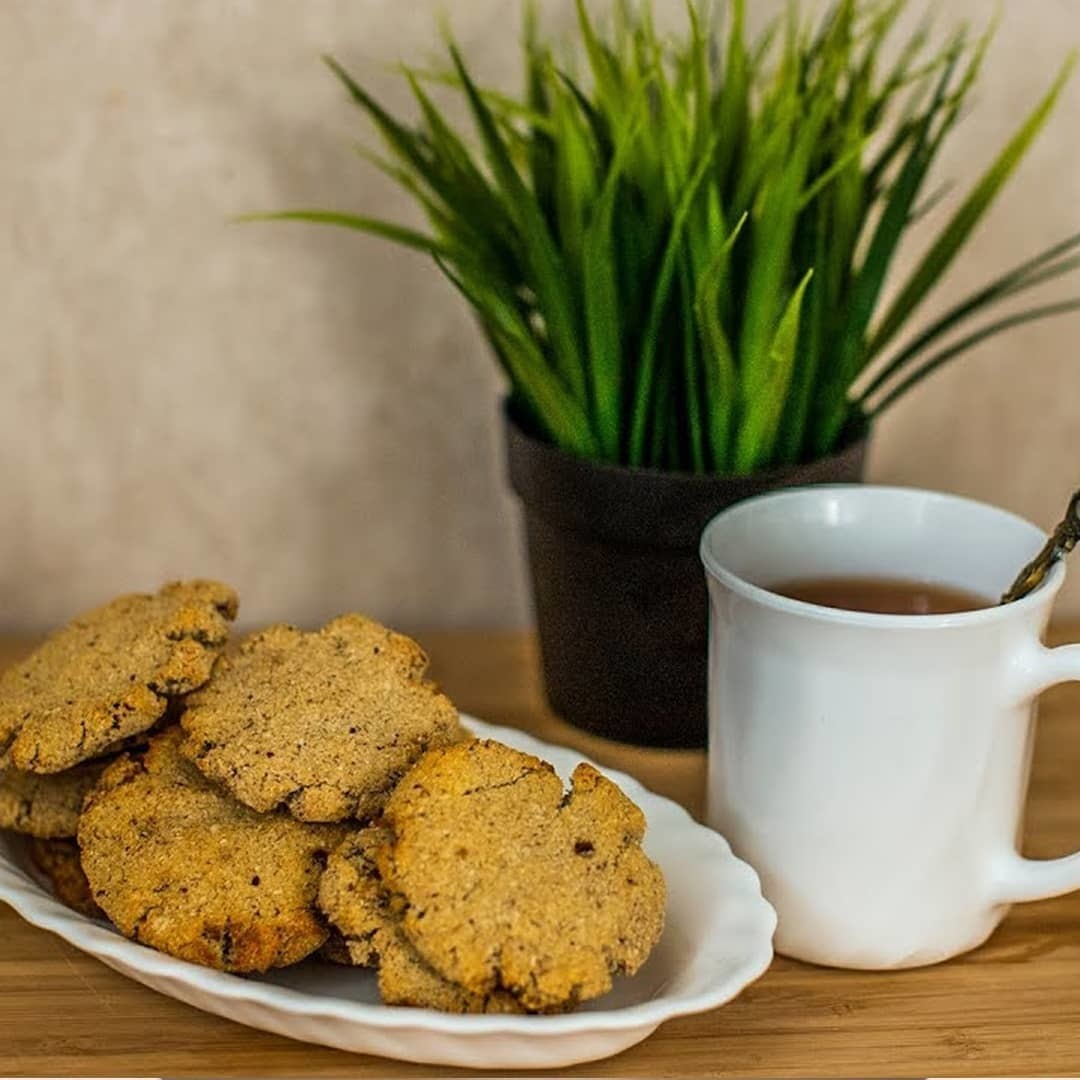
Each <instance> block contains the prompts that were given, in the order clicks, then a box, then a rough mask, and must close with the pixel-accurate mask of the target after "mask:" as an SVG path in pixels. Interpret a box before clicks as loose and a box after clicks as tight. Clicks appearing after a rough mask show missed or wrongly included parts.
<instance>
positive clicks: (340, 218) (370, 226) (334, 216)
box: [233, 210, 457, 259]
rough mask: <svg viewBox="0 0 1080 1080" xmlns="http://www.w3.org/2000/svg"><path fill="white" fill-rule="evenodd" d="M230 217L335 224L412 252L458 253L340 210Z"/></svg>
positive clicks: (398, 227) (428, 239)
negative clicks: (409, 249) (387, 241)
mask: <svg viewBox="0 0 1080 1080" xmlns="http://www.w3.org/2000/svg"><path fill="white" fill-rule="evenodd" d="M233 220H234V221H237V222H248V221H306V222H308V223H309V224H315V225H336V226H339V227H344V228H346V229H356V230H357V231H359V232H365V233H368V234H370V235H371V236H381V237H382V238H383V239H384V240H392V241H393V242H394V243H395V244H400V245H401V246H402V247H407V248H412V249H413V250H414V251H423V252H424V253H425V254H427V255H438V256H441V257H442V258H447V259H454V258H456V256H457V252H455V251H454V250H453V249H452V248H449V247H447V246H446V245H444V244H443V243H441V242H440V241H438V240H436V239H435V238H434V237H431V236H425V235H424V234H423V233H421V232H417V231H416V230H415V229H410V228H407V227H406V226H404V225H395V224H394V223H393V222H390V221H381V220H379V219H378V218H369V217H361V216H360V215H358V214H345V213H339V212H337V211H335V210H274V211H271V212H269V213H263V214H240V215H239V216H238V217H236V218H234V219H233Z"/></svg>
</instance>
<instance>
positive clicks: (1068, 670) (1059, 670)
mask: <svg viewBox="0 0 1080 1080" xmlns="http://www.w3.org/2000/svg"><path fill="white" fill-rule="evenodd" d="M1078 681H1080V645H1059V646H1058V647H1057V648H1054V649H1048V648H1047V647H1046V646H1045V645H1043V644H1042V643H1041V642H1036V643H1035V647H1034V649H1033V650H1032V651H1031V652H1029V653H1027V654H1026V655H1025V656H1024V657H1023V658H1022V659H1021V663H1020V694H1019V699H1020V700H1022V701H1029V700H1031V699H1032V698H1034V697H1037V696H1038V695H1039V694H1041V693H1042V692H1043V691H1044V690H1049V689H1050V687H1051V686H1056V685H1057V684H1058V683H1063V682H1078ZM1076 889H1080V852H1076V853H1075V854H1073V855H1065V856H1063V857H1062V858H1059V859H1025V858H1024V856H1023V855H1021V854H1020V853H1019V852H1018V851H1010V852H1008V853H1007V854H1006V855H1005V856H1004V857H1003V858H1002V859H1001V860H1000V862H999V863H998V865H997V866H996V867H995V873H994V900H995V901H996V902H997V903H1002V904H1011V903H1016V902H1020V901H1024V900H1046V899H1049V898H1050V897H1052V896H1062V895H1063V894H1064V893H1069V892H1073V891H1075V890H1076Z"/></svg>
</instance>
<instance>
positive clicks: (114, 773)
mask: <svg viewBox="0 0 1080 1080" xmlns="http://www.w3.org/2000/svg"><path fill="white" fill-rule="evenodd" d="M182 738H183V732H182V731H181V730H180V729H179V728H177V727H174V728H169V729H168V730H166V731H165V732H163V733H162V734H161V735H158V736H157V737H155V738H154V739H153V740H152V741H151V743H150V747H149V749H148V750H147V751H146V753H145V754H144V755H143V756H142V757H141V758H140V757H133V756H130V755H129V756H125V757H122V758H120V759H119V760H118V761H117V762H116V763H115V764H113V765H111V766H110V767H109V768H108V769H106V770H105V773H104V774H103V775H102V777H101V780H100V781H99V783H98V785H97V787H96V788H94V790H93V791H91V792H90V794H89V795H88V796H87V799H86V803H85V805H84V808H83V813H82V817H81V818H80V819H79V847H80V849H81V851H82V865H83V869H84V870H85V871H86V876H87V878H88V879H89V881H90V885H91V888H92V890H93V895H94V899H95V900H96V901H97V903H98V904H99V905H100V906H101V908H102V909H103V910H104V911H105V913H106V914H107V915H108V916H109V918H110V919H111V920H112V921H113V922H114V923H115V924H116V925H117V927H119V929H120V930H121V931H122V932H123V933H124V934H126V935H127V936H128V937H132V938H134V939H135V940H137V941H140V942H142V943H143V944H144V945H149V946H151V947H153V948H155V949H160V950H161V951H162V952H167V953H170V954H171V955H173V956H178V957H180V958H181V959H183V960H190V961H192V962H194V963H197V964H204V965H206V966H208V967H215V968H220V969H222V970H225V971H238V972H249V971H266V970H267V969H268V968H272V967H280V966H284V965H287V964H293V963H296V962H297V961H299V960H302V959H303V958H304V957H305V956H308V955H309V954H310V953H313V952H314V951H315V950H316V949H318V948H319V947H320V946H321V945H322V944H323V943H324V942H325V941H326V938H327V931H326V929H325V927H324V925H323V923H322V921H321V919H320V918H319V916H318V914H317V913H316V911H315V899H316V894H317V892H318V885H319V877H320V875H321V873H322V870H323V867H324V866H325V864H326V858H327V856H328V854H329V852H330V851H332V850H333V849H334V848H335V847H336V846H337V845H338V844H339V843H340V842H341V840H342V839H343V837H344V831H343V830H342V829H341V828H340V827H337V826H326V825H306V824H302V823H301V822H298V821H296V820H294V819H293V818H291V817H289V816H288V815H286V814H266V815H264V814H257V813H255V812H254V811H252V810H249V809H248V808H247V807H245V806H242V805H241V804H240V803H238V802H236V801H235V800H234V799H232V798H230V797H229V795H228V794H227V793H226V792H224V791H222V790H221V789H220V788H218V787H217V786H215V785H214V784H212V783H211V782H210V781H208V780H207V779H206V778H205V777H204V776H203V775H202V773H200V772H199V771H198V769H196V768H195V767H194V766H193V765H192V764H191V763H190V762H189V761H187V759H186V758H184V757H183V756H182V755H181V754H180V748H179V747H180V741H181V739H182Z"/></svg>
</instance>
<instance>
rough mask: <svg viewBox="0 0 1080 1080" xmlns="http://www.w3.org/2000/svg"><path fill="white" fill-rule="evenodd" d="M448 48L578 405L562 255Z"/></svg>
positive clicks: (571, 311) (575, 322) (573, 320)
mask: <svg viewBox="0 0 1080 1080" xmlns="http://www.w3.org/2000/svg"><path fill="white" fill-rule="evenodd" d="M449 49H450V56H451V58H452V59H453V61H454V67H455V69H456V71H457V73H458V77H459V78H460V79H461V85H462V88H463V89H464V91H465V95H466V98H467V100H468V103H469V108H470V110H471V112H472V115H473V119H474V120H475V122H476V126H477V129H478V131H479V132H480V136H481V139H482V140H483V143H484V146H485V149H486V152H487V156H488V161H489V163H490V165H491V168H492V171H493V172H494V174H495V177H496V179H497V181H498V183H499V186H500V188H501V190H502V191H503V193H504V195H505V196H506V198H507V200H508V202H509V203H510V206H511V208H512V212H513V213H514V215H515V217H516V219H517V222H518V225H519V227H520V228H521V231H522V240H523V250H524V254H525V258H526V259H527V261H528V264H529V268H530V270H531V274H530V281H529V284H530V285H531V286H532V288H533V289H534V291H535V292H536V295H537V298H538V301H539V308H540V311H541V313H542V314H543V318H544V323H545V326H546V329H547V333H548V335H549V337H550V340H551V345H552V351H553V353H554V355H555V360H556V364H557V366H558V369H559V372H560V374H561V375H562V378H563V379H564V381H565V382H566V385H567V387H568V388H569V389H570V391H571V393H572V394H573V396H574V397H575V398H576V399H577V400H578V402H579V403H581V405H582V406H583V407H584V405H585V402H586V400H587V397H588V390H587V387H586V377H585V365H584V362H583V358H582V356H581V351H580V346H579V342H580V338H581V334H580V333H579V324H580V320H579V318H578V315H577V310H576V306H575V302H574V299H573V296H572V294H571V289H570V283H569V281H568V278H567V273H566V267H565V265H564V263H563V259H562V257H561V255H560V254H559V250H558V248H557V247H556V244H555V240H554V238H553V237H552V235H551V232H550V230H549V229H548V225H547V222H546V221H545V220H544V216H543V214H542V212H541V210H540V207H539V204H538V203H537V201H536V198H535V197H534V195H533V194H532V192H530V191H529V190H528V188H527V187H526V186H525V184H524V182H523V181H522V179H521V176H520V174H519V173H518V171H517V169H516V168H515V166H514V163H513V162H512V161H511V160H510V156H509V154H508V153H507V150H506V146H505V144H504V143H503V141H502V139H501V138H500V136H499V132H498V127H497V125H496V123H495V120H494V118H493V116H492V114H491V111H490V109H489V108H488V106H487V105H486V104H485V102H484V100H483V98H482V97H481V96H480V93H479V91H478V90H477V88H476V84H475V83H474V82H473V80H472V77H471V76H470V74H469V72H468V70H467V68H466V67H465V62H464V60H463V59H462V57H461V53H460V52H459V51H458V48H457V46H456V45H454V44H453V42H450V43H449Z"/></svg>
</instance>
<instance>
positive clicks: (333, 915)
mask: <svg viewBox="0 0 1080 1080" xmlns="http://www.w3.org/2000/svg"><path fill="white" fill-rule="evenodd" d="M388 839H389V833H388V832H387V830H386V829H384V828H380V827H378V826H372V827H370V828H367V829H363V830H361V831H359V832H357V833H355V834H353V835H352V836H350V837H349V838H348V839H346V840H345V841H344V842H343V843H342V844H341V846H340V847H338V848H337V849H336V850H335V851H334V852H332V853H331V855H330V859H329V861H328V863H327V866H326V873H325V874H323V877H322V881H321V882H320V884H319V907H320V908H321V909H322V911H323V913H324V914H325V915H326V917H327V918H328V919H329V920H330V922H331V924H332V925H333V926H334V927H335V931H336V932H335V933H334V934H333V936H332V938H331V943H332V945H331V943H328V945H330V947H329V949H328V951H327V952H326V953H325V955H326V957H327V959H329V960H331V961H332V962H334V963H346V964H353V965H357V966H360V967H373V968H377V969H378V972H379V976H378V978H379V995H380V997H381V998H382V1000H383V1002H384V1003H385V1004H387V1005H416V1006H421V1007H426V1008H430V1009H439V1010H441V1011H442V1012H455V1013H481V1012H504V1013H505V1012H523V1011H524V1010H523V1009H522V1007H521V1006H520V1005H518V1003H517V1002H516V1001H515V1000H514V999H513V998H512V997H511V996H510V995H509V994H506V993H504V992H502V991H499V990H496V991H494V992H492V993H490V994H471V993H469V992H468V991H467V990H463V989H462V988H461V987H459V986H455V985H454V984H453V983H451V982H448V981H447V980H446V979H444V978H442V977H441V976H440V975H438V974H436V972H435V971H434V970H433V969H432V968H431V967H429V966H428V964H426V963H425V962H424V961H423V960H422V959H421V958H420V956H419V954H418V953H417V952H416V950H415V949H414V948H413V947H412V945H411V944H410V943H409V941H408V939H407V938H406V937H405V936H404V934H402V932H401V928H400V926H399V925H398V920H397V918H396V917H395V914H394V912H393V910H392V908H391V904H390V900H389V897H388V896H387V895H386V893H385V892H384V891H383V890H382V886H381V882H380V880H379V871H378V869H377V867H376V865H375V852H376V850H377V848H378V847H379V845H380V844H382V843H385V842H386V841H387V840H388Z"/></svg>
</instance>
